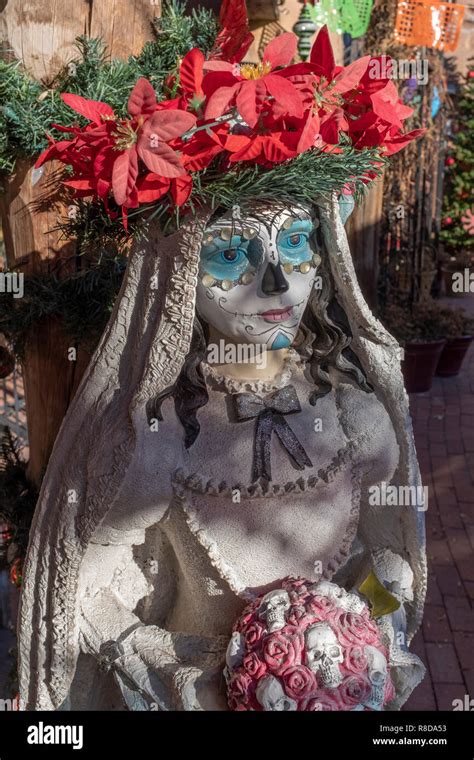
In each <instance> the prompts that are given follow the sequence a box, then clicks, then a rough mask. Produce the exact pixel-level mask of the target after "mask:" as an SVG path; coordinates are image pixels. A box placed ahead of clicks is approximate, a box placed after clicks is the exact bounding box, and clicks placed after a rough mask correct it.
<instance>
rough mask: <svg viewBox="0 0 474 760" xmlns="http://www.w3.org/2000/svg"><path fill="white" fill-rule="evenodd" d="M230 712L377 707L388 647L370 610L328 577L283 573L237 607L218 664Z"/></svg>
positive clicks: (383, 692) (388, 690) (382, 700)
mask: <svg viewBox="0 0 474 760" xmlns="http://www.w3.org/2000/svg"><path fill="white" fill-rule="evenodd" d="M225 677H226V681H227V696H228V704H229V707H230V709H231V710H237V711H241V710H254V711H296V710H297V711H318V710H383V709H384V707H385V706H386V705H387V703H388V702H390V701H391V700H392V699H393V696H394V688H393V684H392V681H391V678H390V667H389V663H388V650H387V649H386V647H385V645H384V643H383V641H382V635H381V632H380V630H379V628H378V626H377V624H376V623H375V621H374V620H373V619H372V618H371V616H370V610H369V608H368V606H367V604H366V603H365V601H363V599H361V598H360V597H359V596H358V595H357V594H354V593H348V592H347V591H346V590H345V589H343V588H341V587H340V586H338V585H337V584H335V583H331V582H329V581H321V582H319V583H313V582H311V581H305V580H303V579H295V578H286V579H285V580H283V581H282V582H281V584H280V587H279V588H276V589H273V590H272V591H269V592H268V593H267V594H264V595H262V596H260V597H258V598H257V599H255V600H254V601H253V602H251V603H250V604H249V605H247V607H246V608H245V609H244V610H243V612H242V615H241V616H240V618H239V619H238V620H237V622H236V623H235V625H234V628H233V633H232V638H231V641H230V643H229V647H228V650H227V664H226V668H225Z"/></svg>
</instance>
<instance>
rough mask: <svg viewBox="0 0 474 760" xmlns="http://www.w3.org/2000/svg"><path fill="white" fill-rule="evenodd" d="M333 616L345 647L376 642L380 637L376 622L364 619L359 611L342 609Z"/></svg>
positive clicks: (334, 626) (336, 630)
mask: <svg viewBox="0 0 474 760" xmlns="http://www.w3.org/2000/svg"><path fill="white" fill-rule="evenodd" d="M331 617H332V622H333V628H334V630H335V632H336V635H337V638H338V639H339V643H340V644H341V645H342V646H344V647H346V646H351V645H352V644H375V643H376V642H377V641H378V639H379V635H378V629H377V626H376V625H375V623H372V621H370V620H369V621H367V620H364V618H363V617H362V616H361V615H359V614H358V613H357V612H344V611H342V610H340V611H338V612H336V614H334V615H332V616H331Z"/></svg>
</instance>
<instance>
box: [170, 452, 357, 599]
mask: <svg viewBox="0 0 474 760" xmlns="http://www.w3.org/2000/svg"><path fill="white" fill-rule="evenodd" d="M361 479H362V472H361V468H360V466H358V465H353V467H352V473H351V481H352V496H351V510H350V514H349V521H348V524H347V528H346V531H345V534H344V536H343V538H342V541H341V543H340V544H339V546H338V547H337V548H336V550H335V552H334V554H333V555H332V557H330V558H329V560H328V561H327V563H326V567H325V568H324V570H323V572H322V574H321V577H322V578H325V579H328V580H330V579H331V578H332V577H333V575H334V574H335V572H336V571H337V570H338V569H339V567H340V566H341V565H343V564H344V563H345V562H346V560H347V558H348V556H349V553H350V548H351V545H352V542H353V540H354V536H355V534H356V531H357V525H358V522H359V508H360V496H361V487H360V485H361ZM314 485H315V484H314ZM206 493H209V492H206ZM219 493H221V494H223V493H225V491H220V492H219ZM268 495H270V496H271V495H273V494H270V493H269V494H268ZM179 498H180V501H181V505H182V508H183V511H184V513H185V515H186V522H187V524H188V527H189V529H190V531H191V533H192V534H193V535H194V536H195V537H196V538H197V540H198V541H199V543H200V544H201V546H202V547H203V548H204V549H205V551H206V553H207V555H208V557H209V560H210V562H211V565H212V566H213V567H215V568H216V570H217V572H218V573H219V575H220V577H221V578H222V579H223V580H224V581H225V582H226V583H227V584H228V586H229V588H230V589H231V591H233V592H234V593H235V594H236V595H237V596H239V597H240V598H241V599H243V600H244V601H246V602H249V601H253V600H254V599H255V598H256V597H257V596H258V592H256V591H250V590H249V589H248V588H247V587H246V586H244V584H243V583H242V582H241V580H240V579H239V577H238V574H237V573H236V572H235V571H234V568H233V567H231V565H229V563H228V562H226V560H225V559H224V558H223V556H222V555H221V552H220V549H219V546H218V544H217V542H216V541H214V540H213V539H212V538H211V537H210V536H209V535H208V533H207V531H206V530H205V529H204V528H202V527H201V524H200V522H199V518H198V515H197V513H196V510H195V508H194V507H193V506H192V505H191V504H190V503H189V501H186V496H185V489H183V490H182V494H181V495H180V496H179Z"/></svg>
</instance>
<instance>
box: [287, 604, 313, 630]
mask: <svg viewBox="0 0 474 760" xmlns="http://www.w3.org/2000/svg"><path fill="white" fill-rule="evenodd" d="M306 614H307V613H306V607H302V606H298V607H297V606H293V607H292V608H291V612H290V614H289V615H288V618H287V619H288V623H290V624H291V625H294V626H297V627H298V626H299V625H300V623H301V622H302V621H303V619H304V617H305V615H306ZM308 622H312V620H310V619H309V618H308Z"/></svg>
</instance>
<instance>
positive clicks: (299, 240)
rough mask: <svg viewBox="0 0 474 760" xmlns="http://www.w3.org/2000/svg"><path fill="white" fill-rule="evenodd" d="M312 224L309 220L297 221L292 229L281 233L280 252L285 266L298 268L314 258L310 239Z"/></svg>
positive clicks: (279, 240)
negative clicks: (290, 265)
mask: <svg viewBox="0 0 474 760" xmlns="http://www.w3.org/2000/svg"><path fill="white" fill-rule="evenodd" d="M311 230H312V224H311V222H310V221H309V220H301V221H300V220H297V221H295V222H293V224H292V225H291V227H290V228H289V229H287V230H283V231H282V232H280V234H279V236H278V251H279V254H280V260H281V262H282V263H283V264H293V265H295V266H297V265H298V264H302V263H303V262H304V261H309V260H310V259H311V257H312V250H311V247H310V242H309V237H310V233H311Z"/></svg>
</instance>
